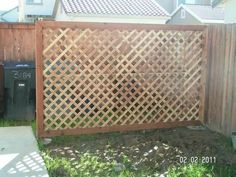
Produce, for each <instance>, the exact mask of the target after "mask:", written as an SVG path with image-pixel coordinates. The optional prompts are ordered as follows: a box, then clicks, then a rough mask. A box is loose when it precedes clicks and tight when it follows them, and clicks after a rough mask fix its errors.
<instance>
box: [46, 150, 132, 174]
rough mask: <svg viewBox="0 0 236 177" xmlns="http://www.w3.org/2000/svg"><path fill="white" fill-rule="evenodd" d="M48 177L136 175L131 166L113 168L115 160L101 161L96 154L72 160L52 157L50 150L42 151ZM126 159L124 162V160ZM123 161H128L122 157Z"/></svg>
mask: <svg viewBox="0 0 236 177" xmlns="http://www.w3.org/2000/svg"><path fill="white" fill-rule="evenodd" d="M43 157H44V161H45V164H46V166H47V169H48V172H49V176H50V177H58V176H60V177H105V176H110V177H132V176H136V174H135V172H134V170H133V169H131V168H124V169H121V170H120V171H116V170H115V166H116V162H115V161H114V162H112V163H110V162H103V161H102V159H100V158H99V157H97V156H94V155H92V154H89V153H85V154H83V155H82V156H81V158H80V160H79V161H75V162H72V161H70V160H69V159H67V158H59V157H57V156H56V157H53V156H52V155H51V154H50V152H44V153H43ZM125 161H126V162H125ZM124 163H128V162H127V159H126V157H124Z"/></svg>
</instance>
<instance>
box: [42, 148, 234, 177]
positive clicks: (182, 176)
mask: <svg viewBox="0 0 236 177" xmlns="http://www.w3.org/2000/svg"><path fill="white" fill-rule="evenodd" d="M43 157H44V160H45V163H46V166H47V168H48V172H49V175H50V177H58V176H60V177H96V176H97V177H104V176H110V177H136V176H137V177H139V176H140V177H141V176H143V177H146V176H159V175H160V173H159V172H156V171H155V170H151V169H141V170H135V169H133V168H132V165H131V164H132V163H131V162H130V161H129V159H127V157H123V164H124V165H125V168H124V169H123V170H121V171H119V172H117V171H115V164H116V162H115V161H114V162H112V163H108V162H103V161H102V159H100V158H99V157H97V156H94V155H92V154H89V153H85V154H84V155H82V157H81V158H80V160H79V161H75V162H72V161H70V160H69V159H67V158H61V157H60V158H59V157H58V156H52V155H51V154H50V152H44V153H43ZM235 167H236V166H234V165H232V166H229V167H227V166H217V165H210V164H185V165H182V166H180V167H169V169H168V171H167V176H168V177H235V176H236V168H235Z"/></svg>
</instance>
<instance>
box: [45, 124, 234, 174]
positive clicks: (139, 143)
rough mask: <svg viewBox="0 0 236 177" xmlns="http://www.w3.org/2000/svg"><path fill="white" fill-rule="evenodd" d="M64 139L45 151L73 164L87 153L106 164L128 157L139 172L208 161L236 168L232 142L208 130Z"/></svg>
mask: <svg viewBox="0 0 236 177" xmlns="http://www.w3.org/2000/svg"><path fill="white" fill-rule="evenodd" d="M64 138H65V143H64V144H61V143H60V144H57V143H56V142H54V141H52V143H51V144H50V145H48V146H47V147H46V148H47V149H49V150H50V151H51V152H52V153H53V154H54V155H59V156H63V157H68V158H71V159H72V160H74V161H76V160H77V159H78V158H80V156H81V155H82V154H83V153H86V152H89V153H92V154H94V155H97V156H99V157H101V158H102V159H104V161H111V162H112V161H113V160H115V161H117V162H118V163H119V162H121V163H122V159H123V157H124V156H127V157H128V158H129V159H130V160H131V162H132V165H133V167H134V168H136V169H140V168H141V167H142V168H145V167H146V168H151V169H155V170H158V171H160V172H162V171H166V170H167V168H168V167H169V166H170V165H180V164H182V163H184V162H186V163H189V162H193V163H194V162H199V163H202V162H204V160H207V158H208V160H209V163H210V162H213V163H217V164H220V165H221V164H223V165H227V164H229V165H231V164H236V153H235V152H234V151H233V149H232V148H231V147H230V140H229V139H227V138H225V137H223V136H222V135H220V134H218V133H214V132H211V131H209V130H191V129H188V128H174V129H159V130H152V131H140V132H129V133H119V134H100V135H98V136H96V138H92V139H90V138H88V139H84V138H82V139H81V138H77V139H75V138H73V139H71V141H70V140H66V137H64ZM181 159H182V162H181ZM215 159H216V162H215ZM205 162H207V161H205Z"/></svg>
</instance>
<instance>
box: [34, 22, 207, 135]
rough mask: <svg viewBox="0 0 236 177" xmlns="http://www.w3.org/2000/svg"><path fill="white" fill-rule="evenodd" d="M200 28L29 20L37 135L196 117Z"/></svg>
mask: <svg viewBox="0 0 236 177" xmlns="http://www.w3.org/2000/svg"><path fill="white" fill-rule="evenodd" d="M206 41H207V32H206V27H205V26H167V25H126V24H123V25H122V24H95V23H69V22H38V23H37V24H36V47H37V48H36V49H37V50H36V63H37V121H38V122H37V125H38V136H39V137H46V136H55V135H63V134H81V133H96V132H109V131H126V130H137V129H149V128H157V127H171V126H179V125H195V124H199V123H200V122H203V116H204V101H205V100H204V98H205V72H206V59H207V57H206V49H207V47H206V45H207V44H206Z"/></svg>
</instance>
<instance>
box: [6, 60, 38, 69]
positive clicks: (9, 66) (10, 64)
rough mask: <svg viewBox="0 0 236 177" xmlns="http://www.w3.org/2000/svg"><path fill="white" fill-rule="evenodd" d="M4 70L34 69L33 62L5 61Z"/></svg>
mask: <svg viewBox="0 0 236 177" xmlns="http://www.w3.org/2000/svg"><path fill="white" fill-rule="evenodd" d="M3 65H4V68H5V69H19V68H35V63H34V62H33V61H26V62H18V61H7V62H4V64H3Z"/></svg>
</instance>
